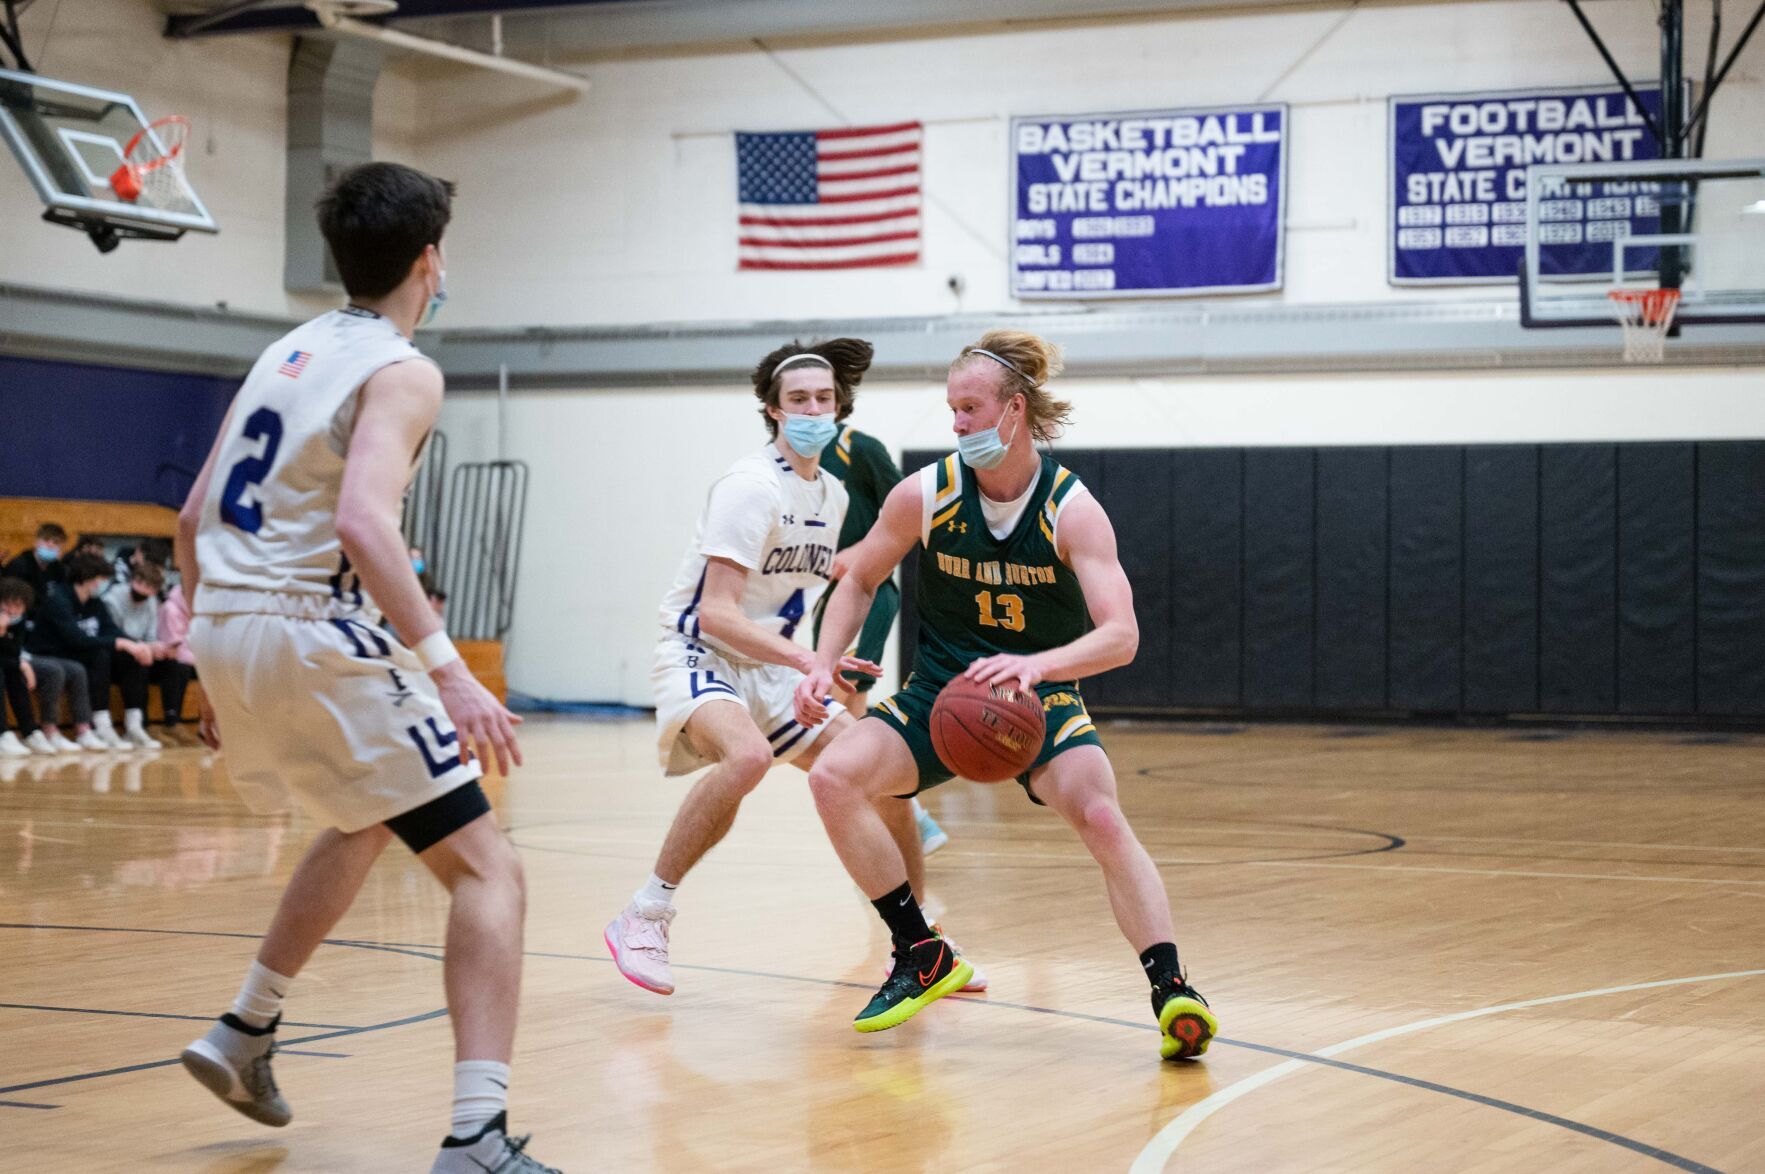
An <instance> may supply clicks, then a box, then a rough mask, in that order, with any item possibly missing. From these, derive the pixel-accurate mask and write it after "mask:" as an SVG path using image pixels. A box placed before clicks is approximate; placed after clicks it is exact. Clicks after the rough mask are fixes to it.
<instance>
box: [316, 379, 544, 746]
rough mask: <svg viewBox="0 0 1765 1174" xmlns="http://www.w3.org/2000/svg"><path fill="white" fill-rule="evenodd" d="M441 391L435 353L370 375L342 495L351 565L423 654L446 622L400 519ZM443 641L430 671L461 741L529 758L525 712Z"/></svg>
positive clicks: (341, 529)
mask: <svg viewBox="0 0 1765 1174" xmlns="http://www.w3.org/2000/svg"><path fill="white" fill-rule="evenodd" d="M441 392H442V381H441V371H440V369H439V368H437V367H436V366H435V365H434V364H432V363H426V362H419V361H411V362H404V363H394V364H392V365H391V366H387V367H382V368H380V370H378V371H376V372H375V373H374V374H373V375H372V376H370V377H369V379H368V381H367V382H366V383H364V384H363V385H362V389H361V392H360V394H359V397H358V400H359V404H358V408H357V411H356V418H355V427H354V430H353V431H352V432H351V434H350V438H349V454H348V456H347V457H346V458H345V460H344V465H343V486H342V489H341V490H340V491H339V494H338V499H337V537H338V539H339V541H341V542H342V543H343V552H344V553H345V554H346V555H348V556H349V562H350V566H351V568H352V569H353V570H354V572H355V573H356V574H358V575H360V576H361V581H362V585H363V586H364V587H366V588H367V590H368V594H369V595H371V596H372V597H373V599H374V602H375V603H376V604H377V605H379V607H380V610H381V611H382V612H384V613H385V615H386V618H387V619H388V620H390V621H391V623H392V626H393V628H394V629H396V630H397V632H398V634H399V636H400V638H402V639H403V640H404V641H405V642H406V643H407V644H408V645H409V646H410V647H412V648H419V655H420V656H425V655H426V653H425V650H423V649H421V648H420V646H422V645H423V642H424V641H425V640H427V639H428V638H429V637H431V636H435V635H437V634H438V633H440V632H441V630H442V628H441V620H440V619H439V618H437V617H436V615H435V612H434V611H433V610H431V609H430V607H429V600H428V599H427V597H425V596H424V594H423V587H422V585H421V584H420V583H418V582H417V573H416V572H415V571H413V570H411V556H410V547H409V546H408V545H407V544H406V542H405V539H404V534H403V533H402V532H401V531H400V530H399V526H398V521H399V508H400V505H401V503H402V501H403V498H404V488H405V476H406V474H407V473H408V472H409V470H410V467H411V462H412V461H414V460H415V459H416V456H417V450H418V449H419V448H420V447H421V446H422V444H423V438H424V437H426V436H428V435H429V432H430V430H431V429H432V428H434V427H435V419H436V417H437V416H439V415H440V414H441ZM441 645H442V647H441V649H440V650H439V651H438V652H430V653H427V655H426V663H427V657H428V656H434V657H436V658H437V659H439V660H440V663H436V664H434V665H433V667H430V668H429V676H430V679H431V680H433V681H434V682H435V687H436V690H437V692H439V693H440V694H441V704H442V706H443V708H445V709H446V710H447V716H448V717H449V718H450V719H451V720H452V721H453V723H454V727H455V728H456V729H457V730H458V731H459V735H460V745H461V748H462V749H463V750H465V751H466V752H467V753H468V754H470V755H476V756H477V757H479V758H488V757H491V756H493V755H494V757H495V759H496V763H497V766H498V768H499V769H500V770H502V771H503V772H504V773H507V771H508V765H509V760H510V759H511V758H512V759H513V760H514V761H515V764H516V765H517V766H518V765H520V762H521V749H520V746H519V745H517V743H516V741H515V726H516V725H517V724H519V723H520V720H521V719H520V718H518V717H516V716H515V715H513V714H511V713H510V712H509V711H508V710H506V709H504V708H503V706H502V704H501V703H500V702H498V701H497V699H496V698H495V697H494V696H492V695H491V693H490V692H489V690H487V689H485V688H484V686H482V685H480V684H479V683H478V682H477V680H476V679H474V678H473V676H472V673H471V671H470V670H469V669H467V668H466V662H465V661H463V660H461V659H459V656H458V654H457V653H456V652H454V651H453V647H452V645H451V644H447V643H446V638H445V636H444V637H443V638H442V641H441ZM432 647H433V646H432ZM449 654H451V656H450V655H449Z"/></svg>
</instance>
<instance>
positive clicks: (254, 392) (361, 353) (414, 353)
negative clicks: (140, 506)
mask: <svg viewBox="0 0 1765 1174" xmlns="http://www.w3.org/2000/svg"><path fill="white" fill-rule="evenodd" d="M422 357H423V355H422V352H421V351H419V350H417V348H416V347H415V346H414V345H412V343H411V341H410V340H409V339H407V338H406V337H405V336H404V335H402V334H400V333H399V332H398V328H397V327H395V326H393V324H392V323H391V322H389V321H387V320H386V319H385V318H382V317H381V316H380V315H378V314H375V313H373V312H372V311H369V310H362V309H358V308H357V307H354V306H351V307H348V308H346V309H342V310H333V311H331V312H330V313H328V314H321V315H320V316H319V317H317V318H314V319H313V320H312V321H311V322H308V323H306V324H305V325H304V326H299V327H296V328H295V329H294V330H293V331H291V332H289V333H288V334H287V335H285V336H283V338H282V339H281V340H280V341H278V342H276V343H275V344H273V345H272V346H271V347H270V348H269V349H268V350H266V351H264V353H263V355H262V356H261V357H259V359H258V360H257V363H256V365H255V366H253V367H252V369H251V374H250V375H248V376H247V377H246V379H245V384H244V386H242V387H241V388H240V389H239V394H238V396H237V397H236V398H235V399H234V401H233V415H232V418H231V420H230V421H229V423H228V426H227V435H226V436H225V438H224V439H223V440H222V442H221V446H220V451H219V454H218V457H217V459H216V463H215V467H214V473H213V476H212V479H211V481H210V482H209V487H208V497H207V498H206V499H205V500H204V501H203V503H202V521H201V523H200V524H199V526H198V529H197V532H196V558H197V562H198V563H199V564H200V566H201V569H202V584H201V586H200V588H199V589H198V591H197V594H196V611H197V612H199V613H205V614H224V613H236V612H272V613H286V614H299V615H311V616H315V617H322V616H327V615H346V614H350V613H353V612H356V611H358V610H360V609H362V608H364V607H369V608H371V606H372V605H371V603H369V602H368V601H367V600H365V599H364V598H363V595H362V588H361V580H360V578H359V577H358V576H357V575H355V574H354V573H353V572H352V571H351V569H350V565H349V559H348V558H347V557H346V556H345V555H344V553H343V544H342V543H341V542H340V541H339V540H338V538H337V499H338V494H339V491H340V490H341V489H342V487H343V463H344V458H345V456H346V455H347V454H348V452H349V438H350V434H351V431H352V430H353V429H354V427H355V414H356V408H357V394H356V393H357V392H358V391H360V390H361V386H362V384H364V383H366V382H367V381H368V378H369V377H370V376H371V375H373V374H374V373H375V372H376V371H378V370H380V369H381V368H382V367H386V366H389V365H390V364H392V363H400V362H404V361H406V360H408V359H420V358H422ZM420 456H421V454H419V457H420ZM411 468H412V472H414V471H415V469H416V465H415V463H414V462H413V464H412V467H411Z"/></svg>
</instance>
